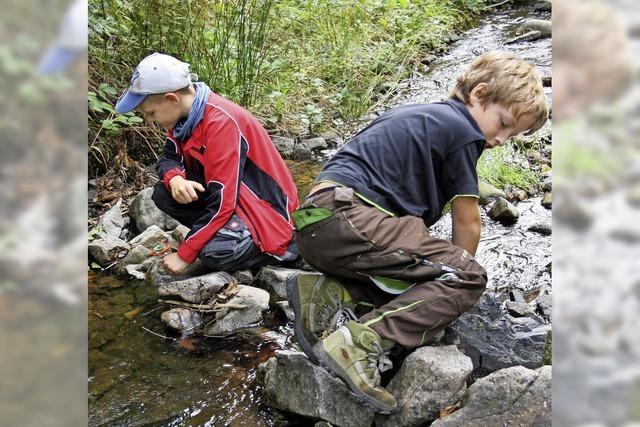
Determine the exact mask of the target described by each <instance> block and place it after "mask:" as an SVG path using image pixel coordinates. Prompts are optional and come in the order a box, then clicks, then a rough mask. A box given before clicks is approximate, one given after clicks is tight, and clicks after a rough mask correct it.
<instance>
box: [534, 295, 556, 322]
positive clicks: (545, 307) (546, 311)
mask: <svg viewBox="0 0 640 427" xmlns="http://www.w3.org/2000/svg"><path fill="white" fill-rule="evenodd" d="M551 307H553V297H552V295H551V294H550V293H548V292H545V293H543V294H542V295H539V296H538V298H537V299H536V309H537V310H538V313H540V315H541V316H542V317H543V318H544V319H545V320H547V321H548V322H550V321H551V320H552V319H551V314H552V313H553V311H552V309H551Z"/></svg>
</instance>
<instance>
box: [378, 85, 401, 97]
mask: <svg viewBox="0 0 640 427" xmlns="http://www.w3.org/2000/svg"><path fill="white" fill-rule="evenodd" d="M396 86H397V83H396V82H382V83H380V84H379V85H377V86H376V92H378V93H379V94H380V95H384V94H386V93H388V92H390V91H391V90H393V88H394V87H396Z"/></svg>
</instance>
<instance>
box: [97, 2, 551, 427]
mask: <svg viewBox="0 0 640 427" xmlns="http://www.w3.org/2000/svg"><path fill="white" fill-rule="evenodd" d="M549 15H550V14H549V13H546V14H544V13H537V12H534V11H533V6H531V5H529V6H523V7H520V8H519V9H515V10H505V11H498V12H496V13H493V14H491V15H489V16H486V17H484V18H483V19H482V20H480V22H479V23H478V27H476V28H474V29H472V30H469V31H467V32H466V33H463V34H462V35H461V38H460V39H459V40H458V41H456V42H454V43H453V44H452V45H451V48H450V50H449V51H448V52H447V53H446V54H445V55H444V56H442V57H439V58H438V59H436V60H435V61H433V62H432V63H431V65H430V66H429V68H428V69H425V70H422V71H421V72H420V71H415V72H414V73H413V76H412V77H411V78H409V79H407V80H406V81H403V82H401V83H400V84H399V86H398V87H397V88H396V92H395V95H393V96H392V97H391V98H390V99H389V101H388V103H386V104H385V106H384V107H383V108H382V110H380V111H375V112H374V113H373V114H372V115H368V116H367V117H365V118H363V120H361V121H360V122H358V123H355V124H353V126H354V129H356V128H358V127H360V126H362V125H363V124H365V123H366V122H368V121H370V120H371V119H372V118H373V117H374V116H375V115H378V114H379V113H380V112H381V111H383V110H385V109H388V108H390V107H393V106H396V105H400V104H406V103H418V102H429V101H435V100H438V99H442V98H444V97H446V95H447V86H448V85H449V84H450V83H451V82H452V79H453V76H455V75H457V74H458V73H459V72H460V71H461V70H462V69H463V68H464V66H465V65H466V64H467V63H468V62H469V60H470V59H471V58H473V57H475V56H477V55H478V54H480V53H482V52H485V51H488V50H492V49H498V48H503V47H504V46H503V43H504V41H505V40H507V39H509V38H511V37H513V36H514V34H515V30H516V28H517V23H519V22H521V21H523V20H524V19H525V17H526V18H538V19H539V18H544V19H549V18H550V16H549ZM550 46H551V40H550V39H542V40H538V41H533V42H522V43H516V44H511V45H508V46H507V48H508V49H509V50H513V51H515V52H516V53H517V54H518V55H520V56H521V57H523V58H524V59H527V60H529V61H531V62H533V63H535V64H536V65H538V66H539V67H540V70H541V72H542V73H543V74H550V66H551V49H550ZM548 95H550V93H548ZM547 132H548V130H547ZM331 154H332V152H330V151H327V152H325V153H323V156H324V159H326V157H327V156H329V155H331ZM288 164H289V166H290V168H291V170H292V173H293V175H294V177H295V179H296V183H297V184H298V186H299V189H300V193H301V194H304V193H306V192H307V191H308V189H309V186H310V185H311V182H312V180H313V178H314V177H315V176H316V174H317V172H318V171H319V169H320V168H321V166H322V164H323V159H317V160H316V161H311V162H296V163H288ZM518 209H519V210H520V213H521V217H520V219H519V221H518V222H517V223H516V224H515V225H512V226H503V225H501V224H499V223H495V222H493V221H491V220H489V219H488V218H487V216H486V213H485V212H484V209H483V212H482V217H483V237H482V239H481V242H480V249H479V252H478V254H477V258H478V259H479V261H480V263H481V264H483V266H485V268H486V269H487V270H488V272H489V278H490V283H489V288H490V291H491V292H495V293H497V294H504V293H505V292H507V291H509V290H511V289H513V288H514V287H517V288H519V289H521V290H522V292H523V293H525V294H526V293H531V292H536V290H537V289H538V288H540V287H541V286H543V285H544V286H551V277H550V272H549V271H550V270H549V268H548V266H549V265H550V263H551V237H550V236H545V235H542V234H537V233H534V232H531V231H528V230H527V229H528V227H529V226H530V225H532V224H535V223H547V224H550V223H551V211H550V210H548V209H545V208H543V207H542V206H541V205H540V198H532V199H529V200H526V201H524V202H521V203H519V204H518ZM432 231H433V234H436V235H441V236H443V237H447V238H449V237H450V233H451V224H450V219H449V216H448V215H445V216H444V217H443V219H442V220H441V221H440V222H438V223H437V224H436V225H435V226H434V227H433V228H432ZM275 301H277V300H276V299H274V298H272V299H271V307H270V308H269V310H268V311H267V312H266V313H265V320H264V321H263V322H262V323H261V324H260V325H257V326H255V327H253V328H249V329H246V330H244V331H243V332H242V333H241V334H237V335H234V336H232V337H229V338H227V339H214V338H202V337H198V338H192V337H186V338H181V337H179V336H176V335H175V334H172V333H171V332H170V331H168V330H167V328H166V327H165V326H164V325H163V324H162V323H161V321H160V313H161V307H159V306H158V303H157V296H156V294H155V289H154V288H153V287H150V286H148V285H145V283H143V282H141V281H136V280H127V279H124V278H122V277H115V276H106V275H103V274H95V275H91V276H90V277H89V313H88V315H89V355H88V357H89V384H88V387H89V420H88V422H89V425H91V426H103V425H109V426H113V425H132V426H179V425H203V426H222V425H229V426H273V425H282V426H288V425H308V421H305V420H304V419H301V418H298V417H296V416H294V415H291V414H283V413H281V412H279V411H277V410H274V409H272V408H270V407H269V406H267V405H266V404H264V403H263V401H262V398H261V396H260V388H259V386H258V385H257V383H256V369H257V367H258V365H259V364H260V363H262V362H264V361H266V360H267V359H268V358H269V357H270V356H271V355H272V354H273V353H274V351H275V350H276V349H281V348H289V347H291V342H292V334H293V330H292V327H291V324H289V323H287V321H286V318H285V317H284V315H283V314H282V313H281V312H280V310H278V308H277V307H275V304H274V303H275Z"/></svg>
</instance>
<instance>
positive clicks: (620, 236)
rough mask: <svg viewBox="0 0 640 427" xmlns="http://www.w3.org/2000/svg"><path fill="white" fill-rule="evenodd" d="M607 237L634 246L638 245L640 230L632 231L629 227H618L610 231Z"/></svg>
mask: <svg viewBox="0 0 640 427" xmlns="http://www.w3.org/2000/svg"><path fill="white" fill-rule="evenodd" d="M609 237H611V238H612V239H614V240H619V241H621V242H624V243H627V244H630V245H635V244H638V243H640V230H638V229H637V228H636V229H633V228H631V227H630V226H620V227H618V228H615V229H613V230H611V232H610V233H609Z"/></svg>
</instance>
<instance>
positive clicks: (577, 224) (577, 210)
mask: <svg viewBox="0 0 640 427" xmlns="http://www.w3.org/2000/svg"><path fill="white" fill-rule="evenodd" d="M562 196H563V197H561V198H558V200H557V201H556V207H555V209H554V210H553V219H554V221H556V220H557V221H558V222H560V223H563V224H565V225H568V226H569V227H571V228H573V229H575V230H578V231H580V230H586V229H587V228H589V227H590V226H591V224H592V223H593V219H594V218H593V214H592V213H591V212H590V211H589V210H587V208H586V207H585V206H584V204H583V203H582V202H580V201H579V200H578V199H577V198H576V197H574V196H571V195H568V194H563V195H562Z"/></svg>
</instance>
